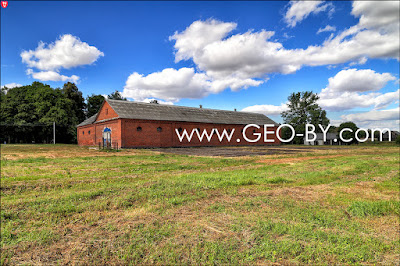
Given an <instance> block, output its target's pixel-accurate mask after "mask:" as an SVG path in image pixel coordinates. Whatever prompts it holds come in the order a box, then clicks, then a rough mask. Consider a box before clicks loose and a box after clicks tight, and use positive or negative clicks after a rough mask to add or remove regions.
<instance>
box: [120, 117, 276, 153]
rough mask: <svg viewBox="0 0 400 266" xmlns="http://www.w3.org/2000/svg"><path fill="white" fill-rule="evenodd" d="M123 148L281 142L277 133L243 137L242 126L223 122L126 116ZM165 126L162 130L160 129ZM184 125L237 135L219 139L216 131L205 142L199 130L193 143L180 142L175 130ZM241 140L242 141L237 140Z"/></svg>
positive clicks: (260, 130)
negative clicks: (131, 117) (264, 136)
mask: <svg viewBox="0 0 400 266" xmlns="http://www.w3.org/2000/svg"><path fill="white" fill-rule="evenodd" d="M121 128H122V147H192V146H238V145H273V144H280V142H279V140H278V139H277V138H276V137H275V135H274V134H271V135H268V139H274V142H271V143H265V142H264V139H263V137H262V138H261V139H260V140H259V141H258V142H253V143H250V142H247V141H245V140H244V139H243V135H242V129H243V128H244V126H242V125H221V124H205V123H189V122H172V121H151V120H135V119H122V125H121ZM158 128H161V131H159V130H158ZM179 128H182V131H183V130H185V129H186V131H187V132H188V133H189V134H190V133H191V131H192V130H193V129H195V128H197V129H199V131H200V133H202V132H203V130H204V129H206V130H207V132H208V133H210V132H211V130H212V129H213V128H216V129H218V130H219V132H220V134H221V133H222V131H223V130H224V129H225V130H227V131H228V130H233V129H234V131H233V136H232V139H231V141H230V142H228V140H227V139H226V137H225V138H224V140H223V141H222V142H220V141H219V139H218V137H217V135H216V134H214V135H213V137H212V139H211V141H210V142H208V140H207V139H206V137H204V138H203V141H202V142H200V140H199V139H198V138H197V135H196V133H194V134H195V135H194V137H193V138H192V140H191V141H190V142H189V141H188V140H187V139H186V138H185V139H184V140H183V141H182V142H180V141H179V138H178V136H177V134H176V132H175V129H179ZM253 130H255V133H262V132H263V131H264V128H263V127H261V128H260V129H256V128H249V129H248V130H247V131H246V133H247V134H246V135H247V137H248V138H249V139H253V138H256V136H252V133H253ZM268 130H269V131H275V130H276V128H268ZM237 139H240V142H237Z"/></svg>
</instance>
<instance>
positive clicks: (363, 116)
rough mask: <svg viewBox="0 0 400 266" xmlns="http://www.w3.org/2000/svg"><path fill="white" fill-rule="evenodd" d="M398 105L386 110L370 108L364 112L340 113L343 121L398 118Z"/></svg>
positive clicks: (399, 113)
mask: <svg viewBox="0 0 400 266" xmlns="http://www.w3.org/2000/svg"><path fill="white" fill-rule="evenodd" d="M399 115H400V109H399V107H397V108H394V109H388V110H379V111H378V110H372V111H369V112H364V113H356V114H348V115H342V116H341V118H342V119H343V120H345V121H353V122H365V121H383V120H399V119H400V117H399Z"/></svg>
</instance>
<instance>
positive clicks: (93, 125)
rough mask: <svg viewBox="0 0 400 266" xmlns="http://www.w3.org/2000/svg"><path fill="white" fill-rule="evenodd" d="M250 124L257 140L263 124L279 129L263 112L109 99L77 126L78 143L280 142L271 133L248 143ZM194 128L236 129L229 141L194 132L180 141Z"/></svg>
mask: <svg viewBox="0 0 400 266" xmlns="http://www.w3.org/2000/svg"><path fill="white" fill-rule="evenodd" d="M247 124H256V125H259V126H260V129H257V128H255V127H251V128H248V129H247V130H246V136H247V137H248V138H249V139H255V138H256V135H257V134H255V135H254V133H262V134H263V132H264V128H263V125H265V124H272V125H274V126H273V127H269V128H268V131H276V128H277V127H278V124H277V123H275V122H274V121H272V120H271V119H269V118H268V117H266V116H265V115H262V114H255V113H246V112H236V111H223V110H213V109H206V108H193V107H184V106H175V105H165V104H155V103H138V102H130V101H117V100H106V101H104V103H103V105H102V107H101V108H100V110H99V112H98V113H97V114H96V115H94V116H92V117H90V118H88V119H87V120H85V121H83V122H82V123H81V124H79V125H78V126H77V131H78V144H79V145H82V146H94V145H96V146H97V145H102V144H103V143H112V145H113V146H115V145H118V147H123V148H133V147H189V146H229V145H232V146H237V145H271V144H280V141H279V140H278V139H277V138H276V134H268V139H273V142H269V143H265V142H264V137H263V135H262V137H261V138H260V140H259V141H257V142H252V143H249V142H247V141H245V140H244V138H243V129H244V127H245V125H247ZM193 129H198V130H199V133H200V134H201V133H202V132H203V130H206V131H207V133H211V131H212V129H216V130H219V132H220V134H222V132H223V130H224V129H225V130H226V132H227V133H229V134H230V133H231V132H232V131H233V129H234V131H233V133H232V134H233V136H232V139H231V141H230V142H229V141H228V140H227V138H226V137H225V138H224V139H223V140H222V141H220V139H219V138H218V136H217V135H216V134H214V135H213V136H212V138H211V141H208V140H207V139H206V138H204V139H203V141H200V140H199V139H198V137H197V135H196V133H194V134H193V138H192V140H191V141H190V142H189V141H188V140H187V138H185V139H183V140H182V141H180V139H179V137H178V134H177V132H176V130H177V131H178V133H179V134H180V135H182V134H183V132H184V131H185V130H186V131H187V133H188V134H190V133H191V132H192V130H193Z"/></svg>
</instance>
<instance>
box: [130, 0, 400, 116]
mask: <svg viewBox="0 0 400 266" xmlns="http://www.w3.org/2000/svg"><path fill="white" fill-rule="evenodd" d="M302 5H304V6H303V8H300V7H301V6H302ZM305 5H310V6H311V7H310V6H309V7H307V8H306V7H305ZM331 5H332V4H330V3H325V2H321V1H309V2H298V1H296V2H293V3H291V4H290V7H289V10H292V11H290V12H289V10H288V13H287V14H289V15H288V17H289V18H291V21H290V22H291V23H292V24H293V23H298V22H299V21H301V19H304V18H305V17H307V16H308V15H309V14H312V13H317V12H321V11H323V10H328V9H329V10H332V8H333V6H331ZM296 6H297V8H295V7H296ZM375 7H376V8H377V10H378V11H374V10H375V9H374V8H375ZM296 10H303V11H301V12H300V11H298V12H297V11H296ZM393 10H394V11H393ZM399 10H400V6H399V4H398V2H395V4H393V3H392V2H390V3H389V2H385V1H383V2H368V3H367V4H358V2H357V3H353V9H352V14H353V15H354V16H356V17H358V18H359V22H358V24H356V25H354V26H352V27H350V28H348V29H345V30H344V31H342V32H339V33H338V34H336V35H335V34H333V33H332V34H331V36H330V37H329V38H327V39H326V40H325V41H324V42H323V43H321V44H319V45H311V46H309V47H307V48H305V49H303V48H297V49H296V48H294V49H286V48H285V47H284V46H283V44H282V43H280V42H278V41H276V40H274V39H273V36H274V34H275V32H274V31H268V30H265V29H262V30H259V31H254V30H248V31H247V32H244V33H236V34H234V33H233V31H234V30H235V29H236V28H237V24H236V23H233V22H223V21H218V20H214V19H209V20H205V21H201V20H198V21H194V22H193V23H192V24H191V25H189V26H188V27H187V28H186V29H184V30H183V31H177V32H175V33H174V34H173V35H172V36H170V40H172V41H174V42H175V43H174V48H175V62H180V61H182V60H192V61H193V63H194V64H195V67H194V68H189V69H186V70H185V68H183V69H179V70H174V69H164V70H162V71H160V72H156V73H153V74H149V75H147V76H144V75H141V74H139V73H137V72H134V73H133V74H132V75H131V76H130V77H129V78H128V80H127V82H126V86H125V90H124V92H125V93H126V94H125V96H126V97H132V98H135V99H145V98H160V99H163V100H167V101H177V100H179V99H180V98H201V97H205V96H207V95H209V94H210V93H219V92H221V91H223V90H225V89H226V88H230V89H232V90H234V91H235V90H240V89H246V88H248V87H250V86H259V85H261V84H263V83H264V82H266V81H267V80H268V78H269V75H270V74H271V73H281V74H291V73H294V72H296V71H297V70H299V69H301V68H302V67H304V66H335V65H338V64H342V63H347V62H349V63H352V64H354V62H358V64H363V63H365V62H366V61H367V60H368V59H369V58H382V59H397V60H399V57H400V56H399V53H400V52H399V50H400V49H399V48H400V45H399V42H400V37H399ZM295 11H296V12H295ZM395 11H396V12H395ZM296 14H297V15H296ZM382 14H387V15H388V18H385V19H382V18H380V16H381V15H382ZM326 30H328V28H327V27H326ZM194 69H196V70H194ZM167 73H168V75H167ZM167 76H168V77H167ZM155 77H157V79H158V81H157V80H156V78H155ZM387 77H388V76H387V75H383V78H387ZM175 78H176V80H173V79H175ZM161 80H163V81H165V82H166V83H165V84H159V81H161ZM374 82H377V83H379V80H378V81H376V80H374ZM149 84H151V85H154V86H152V87H151V86H150V85H149ZM374 84H375V83H372V84H367V85H368V86H369V87H359V89H360V90H364V91H369V90H371V88H370V86H372V85H374ZM190 90H192V91H190ZM331 92H332V91H331ZM324 93H325V92H324ZM344 93H352V94H351V95H347V96H355V97H358V98H359V100H360V101H362V100H368V101H367V102H369V103H368V106H371V105H373V106H375V107H376V108H383V107H384V106H386V105H387V102H390V101H391V99H388V98H390V97H389V96H391V95H389V94H388V95H383V94H380V93H376V94H369V95H368V96H365V95H363V94H360V93H359V92H355V91H348V90H346V91H345V92H344ZM354 93H355V94H356V95H354ZM325 94H327V92H326V93H325ZM372 97H375V98H377V97H380V98H379V100H376V101H373V100H371V99H370V98H372ZM365 98H368V99H365ZM337 102H338V103H339V107H338V108H337V109H342V108H343V106H340V104H341V103H340V101H337ZM370 102H372V103H370ZM342 105H343V104H342ZM364 105H367V104H364ZM325 106H327V107H328V108H331V109H335V106H331V105H329V104H326V105H325ZM350 106H351V104H350V102H349V104H348V107H350ZM348 107H346V108H348Z"/></svg>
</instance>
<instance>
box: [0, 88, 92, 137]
mask: <svg viewBox="0 0 400 266" xmlns="http://www.w3.org/2000/svg"><path fill="white" fill-rule="evenodd" d="M81 96H82V93H81V92H80V91H79V90H78V88H77V87H76V85H75V84H72V83H70V84H68V83H67V84H65V85H64V87H63V89H53V88H51V87H50V86H49V85H45V84H43V83H40V82H33V83H32V85H27V86H21V87H15V88H11V89H7V93H6V92H5V91H4V93H2V94H1V98H0V101H1V105H0V110H1V115H0V123H1V134H0V141H1V142H3V141H7V142H12V143H19V142H24V143H31V142H32V141H34V142H36V143H38V142H47V143H49V142H51V140H52V138H53V134H52V133H53V128H52V125H53V122H55V123H56V140H57V142H63V143H74V142H76V125H77V124H78V123H79V122H80V121H81V120H82V119H84V117H83V118H82V113H83V112H84V106H85V104H84V102H82V99H83V98H82V97H81ZM83 114H84V113H83Z"/></svg>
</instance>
